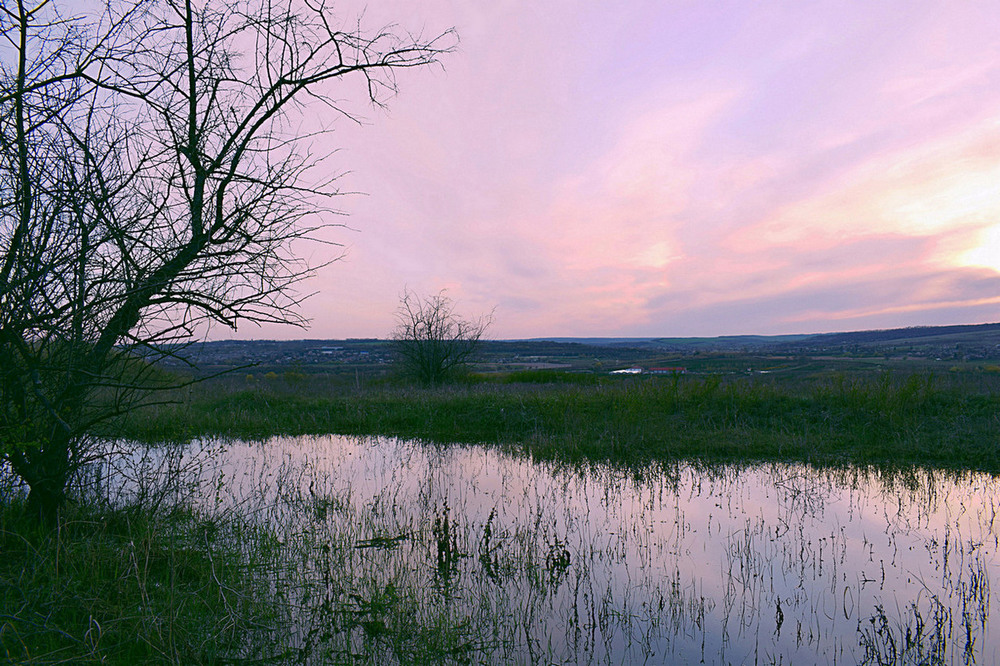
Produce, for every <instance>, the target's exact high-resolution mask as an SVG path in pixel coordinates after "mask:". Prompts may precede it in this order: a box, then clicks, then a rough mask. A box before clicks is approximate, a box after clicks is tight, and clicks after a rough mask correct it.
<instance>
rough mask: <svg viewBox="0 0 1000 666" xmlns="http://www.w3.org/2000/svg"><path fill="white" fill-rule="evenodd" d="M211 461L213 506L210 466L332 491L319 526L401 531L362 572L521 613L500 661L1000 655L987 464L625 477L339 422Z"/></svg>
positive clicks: (993, 483) (348, 532)
mask: <svg viewBox="0 0 1000 666" xmlns="http://www.w3.org/2000/svg"><path fill="white" fill-rule="evenodd" d="M207 446H215V444H212V443H209V444H208V445H207ZM209 460H210V461H211V464H210V465H208V466H207V467H206V469H205V471H204V475H205V477H204V479H205V486H204V487H205V488H206V494H207V495H210V496H211V499H210V500H207V501H209V504H210V503H211V502H215V501H217V500H216V499H215V496H214V495H212V493H209V492H207V489H209V488H215V487H217V479H218V475H219V474H220V472H221V473H224V475H225V476H224V478H225V480H226V483H225V486H224V487H225V492H224V493H223V494H222V495H221V496H220V498H219V499H220V500H221V502H222V504H223V505H225V504H227V503H234V504H238V505H239V506H241V507H243V508H244V509H246V508H252V507H253V506H256V505H259V506H264V505H267V506H271V507H273V506H275V505H276V504H277V503H278V499H277V496H278V495H280V494H282V493H284V494H287V493H289V492H290V491H294V492H295V493H298V494H299V496H301V497H306V498H313V499H314V500H316V501H322V502H325V503H326V504H327V505H329V506H330V507H333V508H332V509H331V510H330V511H329V512H324V513H323V514H322V525H324V526H325V529H327V530H328V532H327V533H328V534H329V535H331V540H338V542H344V539H347V540H348V541H347V542H348V543H354V544H364V543H367V542H368V540H372V539H379V538H383V539H392V538H395V537H399V536H405V539H404V540H400V541H399V542H398V544H399V545H398V547H391V548H389V547H385V548H351V549H348V551H349V552H350V553H351V557H352V558H353V559H352V564H349V565H348V566H354V567H358V574H357V575H358V576H359V577H360V576H361V575H362V574H363V575H364V576H370V575H373V576H378V575H382V576H387V577H390V578H391V577H392V576H400V575H405V576H408V577H409V578H408V580H410V581H411V583H412V584H414V585H415V586H416V587H417V589H422V590H426V592H425V593H426V594H427V595H429V596H428V598H427V603H445V604H454V605H455V608H459V609H462V612H464V613H465V614H466V615H467V616H469V617H471V618H472V621H473V622H481V623H486V622H489V621H492V620H494V619H495V614H496V613H499V612H501V611H500V609H506V611H507V612H513V613H515V614H519V615H517V616H516V617H511V618H508V620H507V622H508V624H510V625H511V626H516V627H519V629H518V630H517V633H516V635H514V634H512V635H511V636H509V637H506V640H508V641H509V642H513V643H514V644H513V645H509V647H508V650H507V652H506V653H498V657H497V658H498V660H501V661H504V660H511V659H513V660H515V661H517V660H521V661H524V660H527V661H535V660H537V659H538V658H539V655H545V656H546V658H552V659H553V660H554V661H555V662H556V663H589V662H593V663H605V662H610V663H634V662H636V661H637V660H638V661H642V660H644V659H648V662H647V663H664V662H674V661H676V662H681V663H683V662H686V661H689V662H698V661H701V660H702V658H704V660H705V661H706V662H707V663H771V662H775V663H817V662H819V663H859V662H861V661H863V660H864V658H865V655H866V647H865V646H866V645H867V646H868V648H869V649H870V650H874V649H877V648H878V646H879V645H884V643H885V640H886V637H887V636H889V637H892V638H894V639H895V640H896V641H897V642H898V643H899V644H900V645H902V644H904V641H905V636H906V633H907V631H909V632H910V634H911V636H915V635H916V634H915V632H917V631H921V632H922V634H921V637H920V641H918V642H917V643H918V644H919V649H922V650H924V652H923V653H920V654H918V652H917V650H918V647H916V646H915V647H914V648H912V650H911V652H910V654H909V657H910V658H914V659H916V658H918V657H919V658H927V657H928V656H929V655H932V654H936V655H937V656H943V657H944V663H963V660H964V659H965V658H966V657H974V659H975V662H976V663H996V662H997V659H998V656H1000V637H998V636H997V633H996V632H990V622H989V620H990V617H989V616H990V615H991V614H992V611H993V609H994V607H995V605H996V595H995V593H993V592H992V591H990V589H989V583H990V582H991V581H992V580H994V579H995V574H996V572H997V570H998V566H1000V565H998V561H997V553H998V550H1000V542H998V530H1000V525H996V524H995V517H996V516H995V511H996V507H997V502H998V501H1000V500H998V498H1000V492H998V491H1000V482H998V481H997V480H996V479H993V478H990V477H988V476H985V475H979V474H971V473H969V474H961V475H946V474H942V473H935V472H923V471H920V472H914V473H912V474H909V475H902V474H897V475H884V474H880V473H879V472H875V471H872V472H865V471H860V470H856V469H846V470H829V471H816V470H812V469H811V468H808V467H806V466H803V465H781V464H773V465H772V464H767V465H759V466H752V467H741V466H735V465H730V466H720V467H708V468H698V467H692V466H688V465H684V464H682V465H679V466H675V467H667V468H664V469H657V468H650V469H647V470H644V471H642V472H641V473H638V474H637V473H635V472H628V471H623V470H617V469H613V468H610V467H608V466H602V465H593V466H585V467H567V466H559V465H553V464H549V463H533V462H531V461H529V460H527V459H524V458H519V457H512V456H508V455H506V454H503V453H501V452H498V451H496V450H493V449H487V448H482V447H460V446H453V447H435V446H423V445H418V444H413V443H406V442H399V441H396V440H390V439H364V440H358V439H350V438H341V437H315V438H297V439H275V440H272V441H270V442H268V443H266V444H263V445H260V444H245V443H240V442H236V443H230V444H227V448H226V452H225V454H224V455H222V456H216V457H215V458H210V459H209ZM445 506H447V511H448V518H449V523H450V525H451V527H452V530H453V534H452V538H453V539H454V543H455V545H456V548H457V550H458V551H459V552H460V553H462V556H460V557H458V558H456V559H455V560H454V561H453V563H452V565H451V568H450V569H448V570H447V571H444V570H442V568H441V567H440V566H439V565H438V564H436V557H437V555H436V550H435V538H436V536H435V534H437V533H435V532H434V528H433V524H434V522H435V520H436V519H438V520H440V519H441V518H442V517H443V516H444V515H445V514H444V511H445ZM270 515H274V514H273V513H271V514H270ZM491 516H492V517H491ZM315 519H316V516H315V515H304V514H303V512H302V509H301V505H299V506H298V508H297V509H294V510H289V511H288V512H287V513H286V514H285V515H284V516H283V517H282V518H281V520H282V521H283V522H285V523H286V524H285V527H288V526H289V525H296V524H298V525H299V527H300V528H302V529H304V528H305V526H307V525H309V524H310V521H315ZM488 523H489V529H490V539H489V541H488V542H487V541H484V533H485V531H486V526H487V524H488ZM312 529H314V528H312ZM350 539H353V541H350ZM394 546H396V544H394ZM487 546H488V550H487ZM563 554H568V556H569V559H568V563H567V562H566V561H565V560H564V559H561V557H563V556H564V555H563ZM437 562H440V560H437ZM435 595H436V596H435ZM880 609H881V610H880ZM491 614H492V615H491ZM883 620H884V623H883ZM525 627H527V629H525ZM935 649H936V650H938V652H937V653H933V650H935ZM942 650H945V651H944V652H943V653H942V652H941V651H942ZM967 651H968V654H966V652H967ZM868 654H871V653H870V652H869V653H868Z"/></svg>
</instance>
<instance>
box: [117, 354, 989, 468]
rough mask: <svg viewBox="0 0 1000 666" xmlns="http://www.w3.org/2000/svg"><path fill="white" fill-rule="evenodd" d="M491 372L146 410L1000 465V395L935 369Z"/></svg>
mask: <svg viewBox="0 0 1000 666" xmlns="http://www.w3.org/2000/svg"><path fill="white" fill-rule="evenodd" d="M545 378H546V380H547V382H546V383H541V382H537V381H531V380H530V378H529V379H525V378H519V379H521V380H522V381H518V382H509V381H492V382H481V383H472V384H464V385H459V386H452V387H445V388H438V389H424V388H419V387H400V386H387V387H374V388H369V389H367V390H360V391H358V390H351V391H347V390H344V389H343V388H337V387H327V386H324V385H323V384H322V382H321V381H310V380H309V379H306V380H297V381H296V382H285V381H281V380H279V381H275V382H271V383H265V382H258V383H256V384H254V385H253V386H247V385H246V384H243V385H241V384H240V383H239V382H231V383H218V384H214V385H204V386H202V387H201V389H200V390H199V391H197V392H195V393H191V394H188V396H186V397H185V398H184V400H182V401H181V402H180V403H179V404H173V405H165V406H161V407H158V408H155V409H150V410H146V411H144V412H142V413H140V414H136V415H134V418H132V419H130V421H129V422H128V423H127V424H126V430H125V433H126V435H127V436H130V437H135V438H138V439H143V440H147V441H160V440H171V439H173V440H177V439H180V440H183V439H188V438H191V437H195V436H206V435H218V436H229V437H239V438H245V439H262V438H266V437H269V436H273V435H282V434H286V435H298V434H321V433H324V434H325V433H338V434H349V435H390V436H397V437H404V438H418V439H423V440H429V441H435V442H441V443H448V442H470V443H491V444H502V445H512V446H515V447H520V448H522V449H523V450H526V451H527V452H530V453H531V454H532V455H536V456H539V457H543V458H558V459H563V460H567V461H580V460H585V459H586V460H601V461H610V462H616V463H624V464H633V463H645V462H648V461H651V460H677V459H695V460H704V461H752V460H796V461H804V462H810V463H815V464H846V463H858V464H891V465H925V466H931V467H944V468H965V469H977V470H984V471H1000V395H998V393H997V391H996V390H995V389H994V388H993V387H991V386H988V385H986V386H984V385H982V384H981V383H980V384H976V383H975V382H968V381H966V382H955V381H953V380H949V379H946V380H940V379H936V378H934V377H932V376H926V375H910V376H898V377H893V376H889V375H873V376H870V377H861V378H843V377H824V378H818V379H814V380H811V381H806V380H800V381H796V382H790V383H787V384H782V383H779V382H774V381H764V380H761V379H760V378H757V377H744V378H735V379H728V380H724V379H722V378H720V377H714V376H709V377H704V378H700V377H682V376H677V377H653V378H640V379H634V378H630V379H623V380H618V379H616V378H615V379H604V380H588V381H587V382H581V381H579V380H578V378H575V377H574V376H573V375H567V381H560V380H559V377H558V376H556V375H553V374H552V373H549V374H548V375H546V376H545Z"/></svg>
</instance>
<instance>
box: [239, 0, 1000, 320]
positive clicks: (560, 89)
mask: <svg viewBox="0 0 1000 666" xmlns="http://www.w3.org/2000/svg"><path fill="white" fill-rule="evenodd" d="M357 5H358V6H359V7H360V6H362V5H361V3H360V1H359V2H358V3H357ZM375 5H377V6H375ZM338 11H341V12H343V14H344V15H345V16H346V15H348V14H350V12H352V11H354V10H351V9H350V7H349V3H341V4H339V5H338ZM363 22H364V23H365V24H367V25H371V26H374V27H379V26H381V25H383V24H385V23H387V22H395V23H398V24H399V25H400V26H401V28H405V29H408V30H410V31H413V32H423V34H424V35H425V36H430V35H432V34H436V33H438V32H441V31H442V30H444V29H446V28H449V27H452V26H454V27H455V28H456V29H457V31H458V33H459V35H460V39H461V42H460V44H459V46H458V48H457V50H456V52H455V53H452V54H450V55H447V56H445V57H444V58H443V60H442V67H438V68H433V69H428V70H424V71H405V72H401V73H400V75H399V77H398V83H399V87H400V94H399V95H398V96H397V97H396V98H394V99H393V100H391V103H390V108H389V110H388V111H387V112H383V111H380V110H373V109H370V108H364V107H359V109H360V110H362V111H363V115H364V116H365V124H364V125H362V126H357V125H354V124H352V123H349V122H339V123H337V125H336V127H337V130H336V131H335V132H334V133H333V134H332V135H331V136H329V137H327V138H326V139H324V141H327V142H329V145H328V147H334V148H337V149H338V152H337V153H336V154H335V155H334V156H333V158H332V160H331V165H332V166H331V168H334V169H335V170H338V171H347V172H349V173H347V174H346V175H345V176H344V177H343V178H342V180H341V187H342V188H343V189H344V190H345V191H351V192H361V193H364V194H358V195H350V196H344V197H341V198H340V200H339V202H338V205H339V207H340V209H341V210H342V211H343V212H345V213H346V214H347V215H348V217H345V218H343V219H341V220H333V221H340V222H344V223H345V224H347V225H348V226H349V227H350V229H343V230H340V231H338V232H337V233H336V234H335V237H336V239H337V240H339V241H340V242H342V243H343V244H344V246H345V248H344V249H345V250H346V256H345V258H344V259H343V260H342V261H338V262H335V263H333V264H332V265H330V266H329V267H327V268H324V269H323V270H322V271H320V272H319V274H318V275H317V277H316V279H315V280H313V281H312V282H310V283H309V284H308V285H306V286H305V289H304V290H305V291H316V292H317V293H316V295H315V296H313V297H312V298H311V299H310V300H308V301H307V302H306V304H305V306H304V313H305V314H306V315H307V316H308V317H310V318H312V319H313V324H312V327H311V328H310V329H309V330H308V331H301V330H298V329H279V328H266V329H261V328H257V327H246V328H241V329H240V330H239V332H238V337H243V338H301V337H309V338H342V337H385V336H386V335H387V334H388V333H389V331H390V330H391V329H392V325H393V318H392V313H393V311H394V309H395V307H396V305H397V303H398V297H399V294H400V292H401V291H402V290H403V289H404V288H406V287H408V288H410V289H412V290H414V291H416V292H418V293H423V294H429V293H435V292H437V291H438V290H440V289H447V290H448V292H447V293H448V294H449V295H450V296H451V297H452V298H453V299H454V300H455V301H456V302H457V304H458V310H459V311H460V312H462V313H465V314H468V315H475V314H479V313H482V312H486V311H489V310H492V309H493V308H495V309H496V310H495V325H494V328H493V330H492V335H493V337H497V338H526V337H542V336H690V335H698V336H702V335H707V336H714V335H727V334H744V333H746V334H778V333H806V332H825V331H838V330H857V329H868V328H889V327H896V326H910V325H922V324H952V323H980V322H992V321H1000V39H998V38H997V34H998V32H997V31H998V28H1000V2H942V3H930V2H844V3H833V2H798V1H796V2H743V1H735V2H728V3H727V2H708V1H701V0H699V1H693V2H673V1H649V2H645V1H637V0H627V1H623V2H616V3H609V2H604V1H600V0H572V1H563V0H546V1H545V2H528V1H527V0H495V1H492V2H488V3H487V2H478V1H475V0H420V1H419V2H411V1H407V2H404V1H403V0H382V1H380V2H378V3H371V4H370V5H369V7H368V9H367V12H366V15H365V17H364V21H363ZM327 251H328V249H327V248H324V247H313V248H311V249H310V252H311V253H312V255H311V256H312V257H313V260H314V261H320V260H322V259H323V258H324V256H325V255H324V253H325V252H327Z"/></svg>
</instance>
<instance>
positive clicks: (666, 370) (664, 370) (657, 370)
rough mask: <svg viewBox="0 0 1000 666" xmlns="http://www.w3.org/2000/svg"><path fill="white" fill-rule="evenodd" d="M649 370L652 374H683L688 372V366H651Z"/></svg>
mask: <svg viewBox="0 0 1000 666" xmlns="http://www.w3.org/2000/svg"><path fill="white" fill-rule="evenodd" d="M647 372H648V373H649V374H651V375H683V374H687V368H681V367H673V368H650V369H649V370H647Z"/></svg>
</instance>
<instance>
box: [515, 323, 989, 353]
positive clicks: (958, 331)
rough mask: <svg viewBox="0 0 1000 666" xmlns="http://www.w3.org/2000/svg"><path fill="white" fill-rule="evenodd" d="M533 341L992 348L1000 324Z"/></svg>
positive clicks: (729, 348) (751, 347)
mask: <svg viewBox="0 0 1000 666" xmlns="http://www.w3.org/2000/svg"><path fill="white" fill-rule="evenodd" d="M532 341H538V342H542V341H545V342H558V343H576V344H583V345H588V346H597V347H629V348H633V349H648V350H661V351H672V352H694V351H719V352H765V351H781V352H794V351H795V350H810V351H817V350H821V349H828V350H837V349H844V348H848V347H864V348H870V347H878V348H884V347H887V346H888V347H928V346H939V347H947V346H956V345H958V346H966V347H968V346H973V347H983V348H992V347H996V346H998V345H1000V323H996V324H966V325H957V326H913V327H909V328H892V329H882V330H871V331H853V332H848V333H813V334H801V335H725V336H719V337H709V338H704V337H702V338H535V339H534V340H532Z"/></svg>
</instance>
